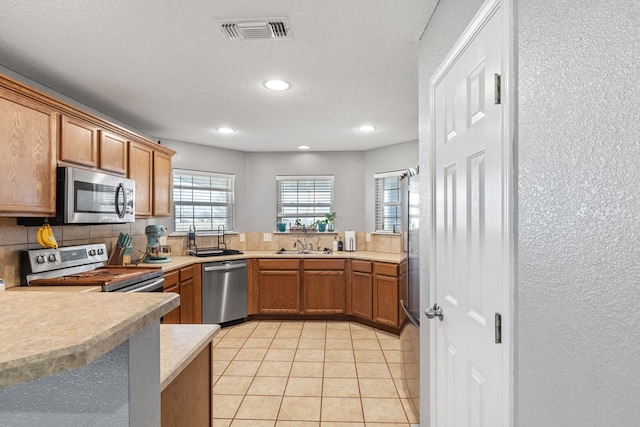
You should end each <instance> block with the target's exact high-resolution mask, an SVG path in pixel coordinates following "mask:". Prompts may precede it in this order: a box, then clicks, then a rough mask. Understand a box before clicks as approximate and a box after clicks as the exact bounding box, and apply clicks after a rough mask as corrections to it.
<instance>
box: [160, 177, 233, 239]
mask: <svg viewBox="0 0 640 427" xmlns="http://www.w3.org/2000/svg"><path fill="white" fill-rule="evenodd" d="M234 181H235V175H230V174H223V173H212V172H200V171H190V170H181V169H174V170H173V219H174V221H173V223H174V231H176V232H187V231H189V227H191V226H192V225H194V226H195V228H196V230H197V231H217V230H218V228H219V227H220V226H223V227H224V229H225V230H227V231H229V230H233V227H234V223H233V217H234V215H233V213H234V202H233V199H234V197H233V196H234V194H233V185H234Z"/></svg>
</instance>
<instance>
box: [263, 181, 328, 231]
mask: <svg viewBox="0 0 640 427" xmlns="http://www.w3.org/2000/svg"><path fill="white" fill-rule="evenodd" d="M276 181H277V187H278V202H277V213H276V219H277V221H278V222H289V223H290V224H292V225H293V224H294V223H295V221H296V219H298V218H300V221H301V222H302V223H303V224H305V225H311V224H313V223H314V222H315V221H316V220H319V219H324V217H325V214H328V213H331V212H333V176H276Z"/></svg>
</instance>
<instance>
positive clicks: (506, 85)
mask: <svg viewBox="0 0 640 427" xmlns="http://www.w3.org/2000/svg"><path fill="white" fill-rule="evenodd" d="M513 2H514V0H486V1H485V2H484V3H483V5H482V6H481V7H480V9H479V10H478V12H477V13H476V15H475V16H474V17H473V19H472V20H471V22H470V23H469V25H468V26H467V28H466V29H465V30H464V32H463V33H462V35H461V36H460V38H458V40H457V41H456V43H455V44H454V46H453V47H452V48H451V50H450V51H449V53H448V54H447V56H446V57H445V59H444V60H443V61H442V64H441V65H440V66H439V67H438V69H437V70H436V71H435V72H434V74H433V76H432V78H431V81H430V97H431V99H430V104H431V105H430V108H431V112H430V114H431V117H430V121H431V123H432V125H431V148H430V156H431V159H432V161H431V162H430V165H431V170H430V171H429V173H430V179H431V189H430V191H431V194H432V197H431V212H432V214H431V215H433V213H434V212H435V204H436V203H437V201H436V198H435V197H434V196H433V195H435V170H434V168H433V159H435V144H434V141H435V126H434V125H433V118H434V115H435V108H436V106H435V86H436V85H437V84H438V83H439V81H440V80H441V79H442V77H443V76H444V75H445V74H446V73H447V72H448V71H449V69H450V68H451V66H452V65H453V63H454V62H455V61H456V60H457V59H458V57H459V56H460V55H461V54H462V53H463V51H464V49H465V48H466V47H467V45H468V44H469V43H470V42H471V40H473V38H474V37H475V36H476V35H477V33H478V32H479V31H480V30H481V29H482V28H483V27H484V25H485V24H486V22H487V21H488V20H489V19H490V18H491V16H492V15H493V13H494V12H495V10H496V9H497V8H499V7H501V8H502V46H501V51H502V75H501V84H500V86H501V88H500V89H501V94H500V95H501V99H500V101H501V102H500V104H501V109H500V110H501V112H500V114H501V117H502V120H501V125H502V129H501V138H502V141H503V150H504V151H503V153H502V165H503V168H504V172H505V174H504V180H503V183H502V197H503V206H504V209H503V213H502V215H503V229H502V243H503V254H502V258H503V260H504V263H503V265H504V269H503V271H502V275H503V278H504V283H506V284H507V289H505V292H504V295H503V301H502V303H503V307H504V313H502V344H501V345H502V346H503V351H502V354H503V360H504V366H503V385H502V387H503V388H502V389H503V396H502V398H503V401H504V407H503V419H504V423H505V424H504V426H503V427H507V426H512V425H513V420H514V408H515V395H514V390H515V388H514V385H515V378H514V373H515V370H514V359H515V354H514V352H515V342H514V339H515V327H514V326H515V310H514V308H515V299H514V298H515V286H516V274H515V272H516V265H515V260H516V257H515V250H516V245H515V243H516V228H515V225H516V224H515V213H516V186H515V184H516V175H515V173H516V169H515V166H516V159H515V123H516V121H515V120H516V111H515V109H516V103H515V100H516V84H515V81H516V79H515V52H516V50H515V49H516V45H515V33H514V24H515V18H514V13H515V12H514V6H513ZM435 233H436V230H435V222H434V221H433V220H432V221H431V236H435ZM430 252H431V253H430V263H431V268H430V278H429V279H430V283H431V286H429V301H430V302H429V304H432V303H433V302H434V301H436V289H435V283H436V281H435V268H434V266H435V239H434V238H433V237H432V239H431V251H430ZM436 326H437V324H436V322H435V321H434V322H430V323H429V328H430V329H429V353H430V354H429V359H430V360H429V368H430V369H429V378H430V385H429V395H430V398H429V399H430V402H429V408H430V411H429V412H430V417H431V419H430V420H429V421H430V423H431V425H432V426H435V425H436V421H437V420H436V413H437V408H436V379H437V378H436V370H437V367H436V360H437V359H436V351H437V348H436V345H437V339H436Z"/></svg>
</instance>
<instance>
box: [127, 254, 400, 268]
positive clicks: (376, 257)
mask: <svg viewBox="0 0 640 427" xmlns="http://www.w3.org/2000/svg"><path fill="white" fill-rule="evenodd" d="M275 252H276V251H245V252H244V253H243V254H242V255H225V256H212V257H195V256H170V258H171V262H166V263H160V264H145V263H140V264H138V265H140V266H145V267H147V266H154V267H162V270H163V271H170V270H175V269H178V268H182V267H188V266H189V265H191V264H194V263H202V262H212V261H229V260H234V259H249V258H276V259H278V258H280V259H286V258H289V259H291V258H324V259H331V258H350V259H361V260H365V261H377V262H390V263H394V264H399V263H401V262H402V261H404V260H405V259H406V258H407V255H406V254H404V253H401V254H396V253H387V252H369V251H356V252H346V251H343V252H334V253H332V254H276V253H275Z"/></svg>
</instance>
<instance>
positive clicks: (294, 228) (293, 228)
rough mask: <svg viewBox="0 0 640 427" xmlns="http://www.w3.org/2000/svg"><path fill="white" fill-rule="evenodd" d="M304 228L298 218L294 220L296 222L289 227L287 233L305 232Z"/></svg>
mask: <svg viewBox="0 0 640 427" xmlns="http://www.w3.org/2000/svg"><path fill="white" fill-rule="evenodd" d="M305 229H306V227H305V225H304V223H303V222H302V220H301V219H300V218H296V221H295V222H294V223H293V225H291V226H290V227H289V231H296V232H299V231H305Z"/></svg>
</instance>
